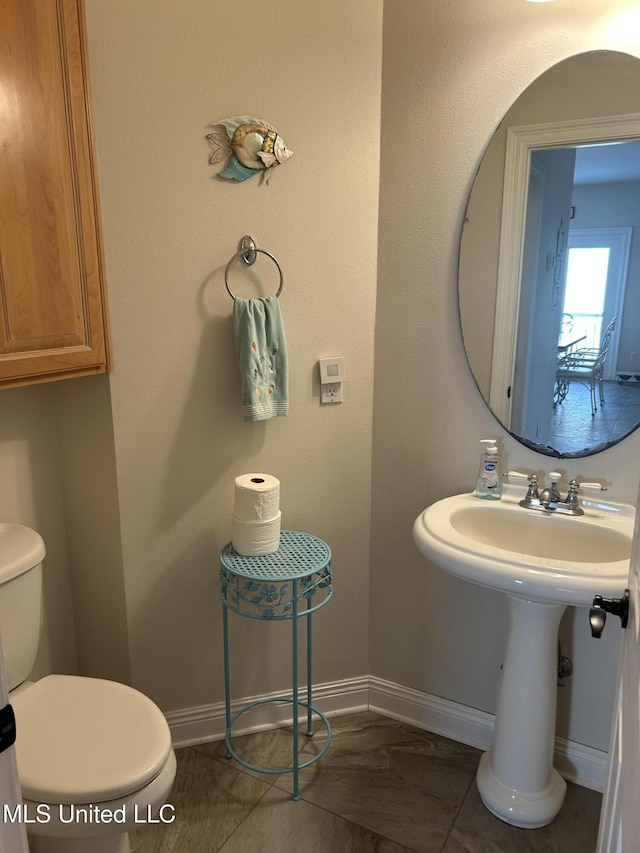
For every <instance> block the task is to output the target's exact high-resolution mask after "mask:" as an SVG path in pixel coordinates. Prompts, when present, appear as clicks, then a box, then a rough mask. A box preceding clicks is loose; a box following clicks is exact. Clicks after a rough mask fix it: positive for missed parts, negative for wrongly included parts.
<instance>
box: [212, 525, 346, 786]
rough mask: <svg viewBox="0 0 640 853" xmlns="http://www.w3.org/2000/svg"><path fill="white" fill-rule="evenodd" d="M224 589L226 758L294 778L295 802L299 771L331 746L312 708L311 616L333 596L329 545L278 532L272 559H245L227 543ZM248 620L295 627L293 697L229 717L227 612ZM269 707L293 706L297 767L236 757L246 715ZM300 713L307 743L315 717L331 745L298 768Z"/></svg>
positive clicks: (305, 536) (277, 698) (307, 535)
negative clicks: (301, 655)
mask: <svg viewBox="0 0 640 853" xmlns="http://www.w3.org/2000/svg"><path fill="white" fill-rule="evenodd" d="M220 583H221V597H222V630H223V639H224V690H225V711H226V732H225V743H226V746H227V758H235V760H236V761H238V762H239V763H240V764H242V766H243V767H247V768H248V769H249V770H256V771H258V772H260V773H277V774H280V773H293V799H294V800H299V799H300V788H299V778H300V777H299V774H300V770H303V769H304V768H305V767H309V766H310V765H311V764H314V763H315V762H316V761H318V760H319V759H320V758H322V756H323V755H324V754H325V752H326V751H327V749H328V748H329V744H330V743H331V725H330V723H329V720H328V719H327V718H326V717H325V715H324V714H323V713H322V712H321V711H319V710H318V709H317V708H315V707H314V705H313V692H312V691H313V688H312V658H313V644H312V620H311V616H312V614H313V613H314V612H315V611H316V610H319V609H320V608H321V607H324V605H325V604H326V603H327V602H328V601H329V599H330V598H331V596H332V594H333V586H332V575H331V550H330V548H329V546H328V545H327V544H326V542H323V541H322V539H318V537H317V536H312V535H311V534H310V533H301V532H299V531H296V530H282V531H281V532H280V546H279V548H278V550H277V551H275V552H274V553H273V554H266V555H264V556H260V557H243V556H242V555H240V554H238V553H237V551H235V550H234V548H233V545H232V544H231V542H229V543H228V544H227V545H225V546H224V548H223V549H222V550H221V552H220ZM230 610H231V611H232V612H233V613H237V614H238V615H239V616H244V617H247V618H249V619H263V620H268V621H284V620H290V621H291V626H292V679H291V680H292V692H291V695H290V696H274V697H270V698H268V699H259V700H257V701H255V702H250V703H249V704H247V705H244V706H243V707H242V708H240V710H239V711H237V713H235V714H234V715H233V716H232V715H231V688H230V672H229V669H230V668H229V624H228V612H229V611H230ZM302 616H306V617H307V690H306V701H303V700H301V699H300V696H299V692H300V691H299V686H298V620H299V619H300V618H301V617H302ZM268 702H277V703H283V702H285V703H290V704H291V705H292V706H293V723H294V724H293V766H291V767H279V768H274V769H270V768H266V767H256V766H255V765H253V764H249V762H247V761H244V759H242V758H240V756H239V755H237V754H236V752H235V751H234V749H233V747H232V745H231V730H232V728H233V725H234V724H235V722H236V721H237V720H238V718H239V717H241V716H242V714H244V713H246V712H247V711H249V710H250V709H251V708H254V707H256V706H257V705H262V704H265V703H268ZM300 707H303V708H306V709H307V731H306V734H307V737H313V729H312V728H311V722H312V714H316V715H317V716H318V717H320V720H321V721H322V723H323V724H324V726H325V728H326V730H327V741H326V743H325V744H324V746H323V747H322V749H321V750H320V752H319V753H318V754H317V755H314V756H313V757H312V758H310V759H309V760H308V761H305V762H304V763H303V764H300V756H299V752H298V745H299V738H298V720H299V710H300Z"/></svg>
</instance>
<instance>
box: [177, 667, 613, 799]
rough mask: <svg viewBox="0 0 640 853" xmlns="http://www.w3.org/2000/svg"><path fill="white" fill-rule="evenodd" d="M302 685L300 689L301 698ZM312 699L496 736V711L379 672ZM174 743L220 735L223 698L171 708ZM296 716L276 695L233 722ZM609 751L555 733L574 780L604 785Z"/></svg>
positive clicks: (455, 736) (446, 731)
mask: <svg viewBox="0 0 640 853" xmlns="http://www.w3.org/2000/svg"><path fill="white" fill-rule="evenodd" d="M303 692H304V691H301V698H303V696H302V694H303ZM280 695H281V694H280V693H273V694H270V695H267V696H254V697H245V698H243V699H240V700H238V701H236V702H233V703H232V707H231V713H232V714H235V713H236V712H237V711H239V710H240V708H242V707H244V706H245V705H247V704H250V703H251V702H255V701H257V700H259V699H272V700H273V699H275V698H276V697H278V696H280ZM313 704H314V705H315V706H316V707H317V708H318V709H319V710H320V711H322V713H323V714H326V715H327V716H328V717H335V716H342V715H344V714H353V713H356V712H358V711H367V710H370V711H374V712H376V713H378V714H381V715H382V716H384V717H390V718H391V719H393V720H399V721H401V722H405V723H409V724H410V725H412V726H415V727H416V728H419V729H423V730H425V731H429V732H434V733H435V734H439V735H442V736H443V737H448V738H451V740H456V741H458V742H460V743H465V744H467V745H468V746H474V747H476V748H478V749H482V750H487V749H489V747H490V746H491V743H492V740H493V724H494V719H495V718H494V715H493V714H488V713H486V711H479V710H478V709H476V708H469V707H467V706H465V705H460V704H459V703H457V702H451V701H449V700H448V699H441V698H439V697H438V696H431V695H430V694H428V693H422V692H421V691H419V690H413V689H412V688H410V687H404V686H402V685H401V684H394V683H393V682H390V681H384V680H383V679H381V678H376V677H375V676H368V677H366V676H365V677H362V678H354V679H346V680H344V681H336V682H333V683H329V684H319V685H318V686H315V687H314V688H313ZM167 720H168V722H169V726H170V728H171V734H172V737H173V743H174V746H175V747H184V746H193V745H195V744H198V743H205V742H207V741H214V740H222V739H223V738H224V733H225V707H224V702H217V703H215V704H213V705H201V706H199V707H196V708H185V709H184V710H181V711H171V712H169V713H168V714H167ZM291 720H292V715H291V705H290V703H282V702H278V701H272V702H269V703H268V704H266V705H264V704H262V705H259V706H257V707H256V708H253V709H252V710H251V711H248V712H247V713H246V714H243V715H242V717H240V718H239V719H238V721H237V723H236V724H235V725H234V728H233V733H234V735H240V734H249V733H250V732H256V731H261V730H265V729H270V728H277V727H278V726H285V725H289V724H290V723H291ZM607 761H608V754H607V753H606V752H603V751H602V750H599V749H594V748H593V747H589V746H584V745H583V744H580V743H574V742H573V741H569V740H565V739H564V738H560V737H557V738H556V742H555V758H554V763H555V766H556V768H557V769H558V771H559V772H560V773H561V774H562V776H564V778H565V779H568V780H569V781H571V782H575V783H576V784H578V785H582V786H583V787H584V788H591V789H592V790H594V791H602V790H603V788H604V781H605V778H606V771H607Z"/></svg>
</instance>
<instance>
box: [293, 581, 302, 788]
mask: <svg viewBox="0 0 640 853" xmlns="http://www.w3.org/2000/svg"><path fill="white" fill-rule="evenodd" d="M291 624H292V631H293V636H292V646H293V662H292V663H293V666H292V682H293V683H292V697H291V698H292V706H293V799H294V800H299V799H300V784H299V776H300V770H299V763H300V761H299V757H298V581H297V580H294V581H293V619H292V620H291Z"/></svg>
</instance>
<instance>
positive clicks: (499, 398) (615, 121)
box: [489, 113, 640, 428]
mask: <svg viewBox="0 0 640 853" xmlns="http://www.w3.org/2000/svg"><path fill="white" fill-rule="evenodd" d="M639 138H640V113H631V114H629V115H618V116H605V117H599V118H592V119H573V120H569V121H559V122H545V123H544V124H530V125H521V126H518V127H509V128H507V134H506V150H505V166H504V185H503V193H502V219H501V223H500V247H499V252H498V276H497V291H496V316H495V325H494V335H493V355H492V361H491V385H490V389H489V406H490V408H491V410H492V412H493V413H494V414H495V416H496V417H497V418H498V420H499V421H500V422H501V423H503V424H505V425H506V426H507V428H509V427H510V423H511V395H510V393H509V390H510V388H511V386H512V384H513V376H514V370H515V354H516V335H517V326H518V308H519V304H520V280H521V276H522V251H523V244H524V234H525V216H526V209H527V193H528V184H529V168H530V160H531V151H533V150H534V149H536V148H554V147H565V146H571V145H583V144H587V143H590V142H611V141H615V140H623V139H639Z"/></svg>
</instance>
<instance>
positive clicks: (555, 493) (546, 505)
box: [507, 471, 607, 515]
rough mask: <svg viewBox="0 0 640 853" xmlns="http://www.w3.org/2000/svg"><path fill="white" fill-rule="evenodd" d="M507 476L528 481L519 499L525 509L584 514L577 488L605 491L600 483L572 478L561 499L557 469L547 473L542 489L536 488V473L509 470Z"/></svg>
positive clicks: (604, 487) (563, 513) (562, 513)
mask: <svg viewBox="0 0 640 853" xmlns="http://www.w3.org/2000/svg"><path fill="white" fill-rule="evenodd" d="M507 476H508V477H509V479H513V480H523V479H526V480H527V481H528V483H529V488H528V489H527V494H526V495H525V497H524V498H523V499H522V500H521V501H520V506H523V507H525V508H526V509H537V510H542V511H543V512H557V513H560V514H561V515H584V510H583V508H582V507H581V506H580V501H579V499H578V489H580V488H583V489H591V490H596V491H599V492H606V490H607V489H606V486H603V485H602V484H601V483H579V482H578V481H577V480H575V479H574V480H571V481H570V482H569V491H568V492H567V497H566V500H564V501H563V500H562V497H561V495H560V492H559V490H558V481H559V480H560V477H561V475H560V474H559V473H558V472H557V471H552V472H551V473H550V474H549V480H550V485H549V486H547V487H545V488H544V489H543V490H542V491H539V489H538V475H537V474H521V473H520V472H519V471H509V473H508V474H507Z"/></svg>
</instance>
